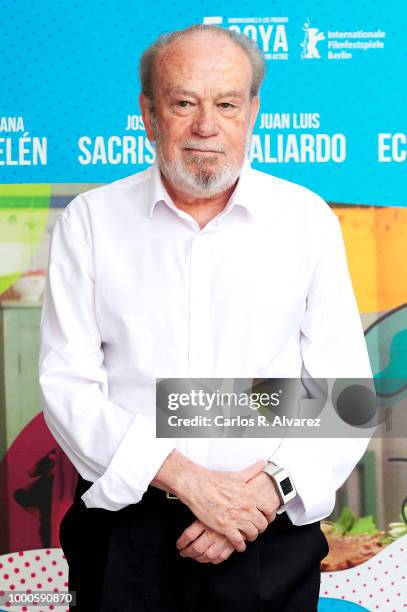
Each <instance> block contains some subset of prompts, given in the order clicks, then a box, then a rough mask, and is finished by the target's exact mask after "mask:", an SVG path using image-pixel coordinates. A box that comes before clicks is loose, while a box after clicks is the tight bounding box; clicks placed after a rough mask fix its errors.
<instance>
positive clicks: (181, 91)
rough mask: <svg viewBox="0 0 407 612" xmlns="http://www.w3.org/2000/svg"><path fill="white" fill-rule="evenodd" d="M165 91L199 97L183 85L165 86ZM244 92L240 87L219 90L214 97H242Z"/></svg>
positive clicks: (169, 93) (168, 93)
mask: <svg viewBox="0 0 407 612" xmlns="http://www.w3.org/2000/svg"><path fill="white" fill-rule="evenodd" d="M164 91H165V93H166V94H167V95H171V94H182V95H184V96H193V97H199V94H197V93H196V92H194V91H192V90H191V89H185V88H184V87H171V86H168V87H166V88H165V90H164ZM244 95H245V94H244V92H243V91H242V90H241V89H229V90H227V91H220V92H219V93H216V94H215V97H216V98H226V97H233V98H243V97H244Z"/></svg>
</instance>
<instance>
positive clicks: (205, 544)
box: [176, 519, 235, 564]
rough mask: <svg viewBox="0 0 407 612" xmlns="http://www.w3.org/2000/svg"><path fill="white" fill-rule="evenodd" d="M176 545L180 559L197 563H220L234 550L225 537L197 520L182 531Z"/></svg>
mask: <svg viewBox="0 0 407 612" xmlns="http://www.w3.org/2000/svg"><path fill="white" fill-rule="evenodd" d="M176 545H177V548H178V549H179V550H180V555H181V557H191V558H192V559H195V561H199V563H214V564H218V563H222V561H225V560H226V559H227V558H228V557H230V555H231V554H232V552H233V551H234V550H235V549H234V548H233V546H232V544H231V543H230V540H229V539H228V538H227V537H226V536H224V535H222V534H221V533H218V532H217V531H215V530H214V529H211V528H210V527H207V526H206V525H204V524H203V523H202V522H201V521H200V520H198V519H197V520H195V521H194V522H193V523H191V525H189V527H187V528H186V529H185V530H184V531H183V533H182V535H181V536H180V537H179V538H178V540H177V542H176Z"/></svg>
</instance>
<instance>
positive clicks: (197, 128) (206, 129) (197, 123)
mask: <svg viewBox="0 0 407 612" xmlns="http://www.w3.org/2000/svg"><path fill="white" fill-rule="evenodd" d="M215 112H216V111H215V109H214V108H213V106H212V105H206V104H205V105H203V104H202V105H200V106H198V108H197V109H196V114H195V116H194V120H193V122H192V126H191V130H192V133H193V134H196V135H197V136H202V137H204V138H207V137H208V136H215V135H216V134H218V132H219V126H218V123H217V121H216V116H215Z"/></svg>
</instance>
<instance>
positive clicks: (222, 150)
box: [181, 140, 226, 153]
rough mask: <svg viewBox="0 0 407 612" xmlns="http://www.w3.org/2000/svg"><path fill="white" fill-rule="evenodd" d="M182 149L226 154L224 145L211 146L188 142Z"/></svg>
mask: <svg viewBox="0 0 407 612" xmlns="http://www.w3.org/2000/svg"><path fill="white" fill-rule="evenodd" d="M181 147H182V149H187V150H188V149H194V150H195V151H205V152H206V151H209V152H214V153H226V147H225V146H224V145H222V144H215V143H214V144H209V143H203V142H195V141H193V140H186V141H185V142H183V143H182V145H181Z"/></svg>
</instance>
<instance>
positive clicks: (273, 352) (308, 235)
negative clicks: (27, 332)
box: [39, 162, 371, 525]
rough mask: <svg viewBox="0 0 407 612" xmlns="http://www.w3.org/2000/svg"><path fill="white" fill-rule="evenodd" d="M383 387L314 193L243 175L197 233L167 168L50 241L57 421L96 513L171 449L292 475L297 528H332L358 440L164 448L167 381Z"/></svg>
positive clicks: (81, 199)
mask: <svg viewBox="0 0 407 612" xmlns="http://www.w3.org/2000/svg"><path fill="white" fill-rule="evenodd" d="M303 368H306V370H307V372H308V373H309V374H310V375H311V376H313V377H332V378H335V377H370V376H371V369H370V364H369V359H368V355H367V350H366V345H365V341H364V335H363V329H362V325H361V321H360V317H359V313H358V309H357V305H356V301H355V298H354V294H353V290H352V285H351V282H350V278H349V273H348V269H347V263H346V256H345V250H344V245H343V240H342V234H341V230H340V225H339V222H338V220H337V218H336V216H335V214H334V213H333V212H332V211H331V209H330V208H329V206H328V205H327V204H326V203H325V202H324V201H323V200H322V199H321V198H320V197H319V196H318V195H316V194H315V193H313V192H311V191H309V190H308V189H306V188H304V187H301V186H299V185H296V184H294V183H291V182H288V181H285V180H282V179H279V178H276V177H273V176H270V175H268V174H266V173H263V172H259V171H256V170H253V169H252V168H251V167H250V164H249V163H248V162H246V163H245V165H244V167H243V170H242V173H241V176H240V179H239V181H238V185H237V187H236V189H235V191H234V193H233V194H232V197H231V198H230V200H229V202H228V204H227V205H226V207H225V208H224V210H223V211H222V212H220V213H219V214H218V215H217V216H216V217H215V218H213V219H212V220H211V221H210V222H209V223H208V224H207V225H206V226H205V227H204V228H202V229H200V227H199V225H198V224H197V222H196V221H195V220H194V219H193V218H192V217H191V216H190V215H189V214H187V213H186V212H183V211H181V210H180V209H178V208H177V207H176V206H175V205H174V203H173V202H172V201H171V199H170V197H169V196H168V194H167V192H166V190H165V189H164V187H163V184H162V182H161V178H160V173H159V171H158V168H157V166H156V165H154V166H152V167H150V168H149V169H147V170H145V171H143V172H140V173H137V174H134V175H132V176H129V177H127V178H124V179H121V180H118V181H115V182H113V183H110V184H107V185H104V186H102V187H99V188H96V189H93V190H91V191H88V192H86V193H83V194H81V195H78V196H77V197H75V198H74V199H73V200H72V201H71V202H70V203H69V204H68V206H67V207H66V208H65V209H64V211H63V212H62V213H61V215H60V217H59V219H58V220H57V222H56V224H55V227H54V229H53V233H52V238H51V246H50V260H49V269H48V278H47V284H46V288H45V293H44V304H43V310H42V317H41V345H40V360H39V375H40V377H39V381H40V387H41V395H42V405H43V412H44V418H45V420H46V423H47V425H48V427H49V429H50V431H51V432H52V434H53V435H54V437H55V439H56V440H57V442H58V443H59V445H60V446H61V448H62V449H63V450H64V451H65V453H66V454H67V456H68V457H69V459H70V460H71V461H72V463H73V465H74V466H75V468H76V469H77V470H78V472H79V473H80V474H81V475H82V477H83V478H85V479H86V480H90V481H92V482H93V483H94V484H93V485H92V486H91V487H90V488H89V490H88V491H87V492H86V493H84V494H83V495H82V499H83V501H84V502H85V504H86V506H87V507H88V508H93V507H98V508H105V509H108V510H119V509H120V508H123V507H125V506H127V505H129V504H132V503H133V504H134V503H137V502H139V501H140V499H141V497H142V495H143V493H144V492H145V491H146V489H147V487H148V485H149V483H150V482H151V480H152V479H153V478H154V476H155V474H156V472H157V471H158V469H159V468H160V466H161V464H162V463H163V461H164V460H165V458H166V457H167V455H168V454H169V453H170V452H171V450H172V449H173V448H177V449H178V450H179V451H181V452H182V453H184V454H185V455H186V456H188V457H189V458H190V459H191V460H193V461H195V462H196V463H199V464H200V465H204V466H206V467H208V468H210V469H218V470H236V469H240V468H243V467H246V466H248V465H250V464H252V463H254V462H255V461H256V460H257V459H259V458H264V459H271V460H272V461H274V462H275V463H277V464H278V465H281V466H283V467H285V468H287V469H288V470H289V472H290V473H291V476H292V479H293V481H294V484H295V486H296V489H297V491H298V497H297V498H296V499H295V500H293V501H292V502H290V503H289V507H288V509H287V513H288V516H289V517H290V519H291V521H292V522H293V523H294V524H296V525H301V524H306V523H310V522H314V521H317V520H319V519H321V518H323V517H326V516H328V515H329V514H330V512H331V511H332V509H333V507H334V504H335V491H336V490H337V489H338V488H339V486H340V485H341V484H342V483H343V482H344V480H345V479H346V478H347V476H348V475H349V474H350V472H351V471H352V469H353V468H354V466H355V465H356V463H357V461H358V460H359V459H360V457H361V456H362V455H363V453H364V451H365V449H366V446H367V444H368V441H369V440H368V439H367V438H361V439H359V438H357V439H330V440H326V439H315V438H314V439H298V438H295V439H294V438H285V439H282V438H280V439H277V438H262V439H259V438H256V439H181V438H180V439H170V438H166V439H158V438H156V437H155V382H156V378H176V377H180V378H187V377H200V378H210V377H219V378H223V377H230V378H233V377H246V378H252V377H256V378H262V377H280V378H285V377H287V378H289V377H300V376H301V373H302V371H303Z"/></svg>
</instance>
